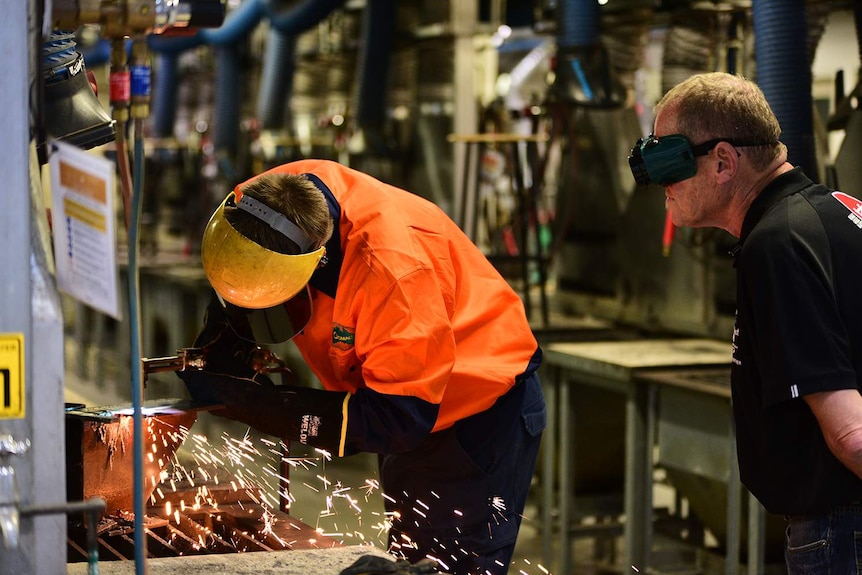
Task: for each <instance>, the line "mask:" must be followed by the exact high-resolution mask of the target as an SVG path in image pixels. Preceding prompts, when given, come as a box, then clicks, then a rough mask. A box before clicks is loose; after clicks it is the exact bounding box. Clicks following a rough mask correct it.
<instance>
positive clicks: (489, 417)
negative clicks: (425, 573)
mask: <svg viewBox="0 0 862 575" xmlns="http://www.w3.org/2000/svg"><path fill="white" fill-rule="evenodd" d="M545 424H546V412H545V400H544V398H543V396H542V388H541V383H540V382H539V377H538V375H537V374H535V373H534V374H532V375H530V376H527V377H525V378H524V379H523V380H520V381H519V382H518V383H517V384H516V385H515V386H514V387H512V389H511V390H509V391H508V392H507V393H506V394H505V395H503V396H502V397H500V398H499V399H498V400H497V402H496V403H495V404H494V405H493V406H491V407H490V408H489V409H487V410H486V411H484V412H482V413H478V414H476V415H473V416H471V417H469V418H467V419H464V420H462V421H459V422H458V423H456V424H455V425H454V426H453V427H451V428H449V429H445V430H443V431H439V432H437V433H433V434H431V435H430V436H429V437H428V438H427V439H426V440H425V441H423V442H422V444H421V445H420V446H419V447H417V448H416V449H414V450H412V451H410V452H408V453H402V454H388V455H382V456H381V457H380V478H381V483H382V487H383V492H384V494H385V506H386V511H387V512H389V513H390V514H391V515H392V517H393V521H392V528H391V529H390V531H389V544H390V551H392V552H393V553H395V554H397V555H403V556H404V558H406V559H407V560H408V561H410V562H411V563H415V562H416V561H418V560H419V559H422V558H424V557H432V558H434V559H436V560H437V561H438V562H439V564H440V565H439V568H440V570H441V571H444V572H446V573H451V574H452V575H480V574H481V575H486V574H487V575H505V573H506V572H507V571H508V568H509V563H510V562H511V560H512V553H513V551H514V548H515V540H516V538H517V536H518V529H519V527H520V525H521V516H522V513H523V511H524V505H525V503H526V500H527V494H528V493H529V490H530V483H531V481H532V477H533V471H534V468H535V465H536V459H537V457H538V453H539V443H540V439H541V435H542V431H543V430H544V428H545Z"/></svg>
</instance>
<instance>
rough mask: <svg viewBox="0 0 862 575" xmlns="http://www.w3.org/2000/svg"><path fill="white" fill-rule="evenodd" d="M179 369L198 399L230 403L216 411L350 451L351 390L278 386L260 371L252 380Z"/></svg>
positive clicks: (315, 444) (336, 450) (264, 429)
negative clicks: (346, 442) (347, 431)
mask: <svg viewBox="0 0 862 575" xmlns="http://www.w3.org/2000/svg"><path fill="white" fill-rule="evenodd" d="M178 373H179V375H180V377H181V378H182V379H183V381H185V382H186V387H187V388H188V390H189V393H190V394H191V396H192V399H193V400H194V401H195V403H201V404H206V405H223V406H224V407H223V408H219V409H215V410H213V411H212V413H213V415H217V416H219V417H226V418H228V419H233V420H235V421H241V422H243V423H245V424H247V425H249V426H251V427H253V428H255V429H257V430H258V431H262V432H263V433H266V434H269V435H274V436H276V437H278V438H280V439H291V440H294V441H299V442H300V443H303V444H306V445H311V446H312V447H319V448H321V449H325V450H327V451H330V452H332V453H334V454H336V455H344V439H343V437H344V430H345V429H346V427H347V402H348V400H349V397H350V395H349V394H348V393H346V392H338V391H325V390H322V389H313V388H307V387H296V386H292V385H274V384H273V383H272V382H271V381H270V380H269V379H268V378H267V377H266V376H264V375H260V374H258V375H256V376H255V378H254V379H250V378H243V377H236V376H233V375H230V374H219V373H210V372H208V371H193V370H185V371H181V372H178Z"/></svg>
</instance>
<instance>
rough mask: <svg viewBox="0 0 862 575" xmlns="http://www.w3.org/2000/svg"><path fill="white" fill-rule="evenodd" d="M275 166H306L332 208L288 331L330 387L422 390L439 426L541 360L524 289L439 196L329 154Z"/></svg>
mask: <svg viewBox="0 0 862 575" xmlns="http://www.w3.org/2000/svg"><path fill="white" fill-rule="evenodd" d="M272 172H282V173H297V174H307V175H308V176H309V177H310V178H311V180H312V181H314V182H315V183H316V184H317V186H318V188H320V189H321V191H322V192H323V193H324V195H325V196H326V197H327V201H328V202H329V204H330V212H331V213H333V215H334V216H335V217H336V220H335V222H336V224H335V233H334V234H333V238H332V239H331V240H330V242H329V243H328V244H327V258H328V260H329V262H328V264H327V265H326V267H324V268H321V269H320V270H318V271H317V272H315V275H314V276H313V277H312V279H311V281H310V282H309V285H310V286H311V287H312V289H311V293H312V299H313V303H312V306H313V308H312V317H311V320H310V321H309V323H308V324H307V326H306V327H305V329H304V330H303V332H302V333H301V334H300V335H298V336H297V337H296V338H295V339H294V342H295V343H296V345H297V347H298V348H299V350H300V352H301V353H302V356H303V358H304V359H305V361H306V362H307V363H308V365H309V367H310V368H311V370H312V371H313V372H314V374H315V375H316V376H317V377H318V378H319V379H320V381H321V383H322V384H323V386H324V387H325V388H326V389H329V390H336V391H348V392H351V393H356V392H357V390H361V389H363V388H367V389H369V390H371V391H373V392H376V393H379V394H383V395H386V396H404V397H412V398H418V399H421V400H423V401H425V402H428V403H430V404H432V405H435V406H439V410H438V412H437V416H436V421H434V422H433V428H432V429H431V431H438V430H441V429H445V428H447V427H450V426H452V425H453V424H454V423H455V422H456V421H458V420H461V419H463V418H466V417H468V416H470V415H473V414H476V413H479V412H481V411H484V410H486V409H488V408H489V407H491V405H493V404H494V402H495V401H496V399H497V398H498V397H500V396H501V395H503V394H504V393H506V392H507V391H508V390H509V389H510V388H511V387H512V386H513V385H514V384H515V381H516V377H517V376H519V375H522V374H524V373H525V372H526V371H528V370H529V371H530V372H532V371H534V370H535V369H536V367H537V365H538V358H539V357H540V353H539V352H538V344H537V342H536V339H535V337H534V336H533V333H532V330H531V329H530V326H529V323H528V321H527V318H526V314H525V312H524V306H523V304H522V302H521V299H520V297H519V296H518V294H517V293H515V291H514V290H513V289H512V288H511V286H510V285H509V284H508V282H507V281H506V280H505V279H504V278H503V277H502V276H501V275H500V274H499V273H498V272H497V270H496V269H495V268H494V267H493V266H492V265H491V263H490V262H489V261H488V260H487V258H486V257H485V255H484V254H483V253H482V252H481V251H480V250H479V249H478V248H477V247H476V245H475V244H474V243H473V242H472V241H471V240H470V239H469V238H468V237H467V236H466V235H465V234H464V233H463V232H462V231H461V229H460V228H459V227H458V226H457V225H456V224H455V223H454V222H453V221H452V220H451V219H450V218H449V217H448V216H447V215H446V214H445V213H444V212H443V211H442V210H441V209H440V208H439V207H438V206H436V205H435V204H433V203H431V202H429V201H427V200H425V199H423V198H421V197H419V196H417V195H415V194H412V193H410V192H407V191H405V190H402V189H399V188H396V187H394V186H391V185H388V184H385V183H383V182H381V181H379V180H377V179H375V178H373V177H371V176H369V175H366V174H364V173H361V172H358V171H356V170H353V169H350V168H347V167H345V166H342V165H340V164H338V163H335V162H332V161H328V160H300V161H296V162H292V163H288V164H285V165H282V166H278V167H276V168H273V169H272V170H270V172H269V173H272ZM531 359H532V360H533V361H532V362H531ZM348 430H349V427H348Z"/></svg>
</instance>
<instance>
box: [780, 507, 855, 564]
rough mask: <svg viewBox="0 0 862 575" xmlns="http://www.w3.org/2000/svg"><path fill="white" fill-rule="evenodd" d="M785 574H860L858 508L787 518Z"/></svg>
mask: <svg viewBox="0 0 862 575" xmlns="http://www.w3.org/2000/svg"><path fill="white" fill-rule="evenodd" d="M784 559H785V561H786V562H787V573H788V575H815V574H816V575H854V574H855V575H862V505H847V506H843V507H834V508H832V509H830V510H829V511H827V512H825V513H822V514H816V515H799V516H791V517H788V522H787V530H786V533H785V548H784Z"/></svg>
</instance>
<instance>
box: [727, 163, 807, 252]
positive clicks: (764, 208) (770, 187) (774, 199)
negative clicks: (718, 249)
mask: <svg viewBox="0 0 862 575" xmlns="http://www.w3.org/2000/svg"><path fill="white" fill-rule="evenodd" d="M812 184H813V182H812V181H811V180H810V179H809V178H808V176H806V175H805V173H804V172H803V171H802V168H799V167H796V168H793V169H792V170H790V171H788V172H785V173H783V174H781V175H780V176H778V177H777V178H775V179H774V180H772V181H771V182H769V183H768V184H766V187H765V188H763V189H762V190H761V191H760V193H759V194H757V197H756V198H754V201H753V202H751V206H749V208H748V212H747V213H746V214H745V219H744V220H743V221H742V231H741V232H740V235H739V242H737V244H736V245H735V246H733V249H731V250H730V255H731V256H733V257H734V258H735V257H736V255H737V254H738V253H739V250H741V249H742V244H743V243H744V242H745V238H747V237H748V235H749V234H750V233H751V231H752V230H753V229H754V226H756V225H757V222H759V221H760V219H761V218H762V217H763V215H764V214H766V212H768V211H769V209H770V208H772V206H774V205H775V204H776V203H778V202H779V201H780V200H781V199H782V198H786V197H787V196H789V195H792V194H795V193H797V192H799V191H801V190H803V189H805V188H807V187H808V186H810V185H812Z"/></svg>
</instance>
